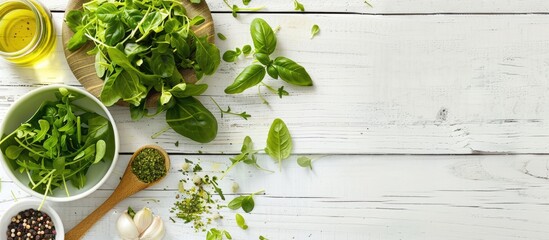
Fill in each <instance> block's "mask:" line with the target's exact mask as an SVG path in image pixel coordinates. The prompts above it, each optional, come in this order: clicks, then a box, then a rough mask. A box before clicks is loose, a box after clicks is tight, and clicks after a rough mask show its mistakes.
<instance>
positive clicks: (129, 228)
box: [116, 212, 139, 240]
mask: <svg viewBox="0 0 549 240" xmlns="http://www.w3.org/2000/svg"><path fill="white" fill-rule="evenodd" d="M116 229H117V230H118V234H119V235H120V237H122V239H123V240H138V239H139V232H138V231H137V227H136V226H135V223H134V222H133V219H132V217H130V215H129V214H128V212H124V213H122V215H120V217H119V218H118V221H117V222H116Z"/></svg>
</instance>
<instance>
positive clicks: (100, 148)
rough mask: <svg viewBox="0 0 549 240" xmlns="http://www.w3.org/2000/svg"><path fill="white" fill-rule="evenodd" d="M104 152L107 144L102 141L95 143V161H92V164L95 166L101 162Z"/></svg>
mask: <svg viewBox="0 0 549 240" xmlns="http://www.w3.org/2000/svg"><path fill="white" fill-rule="evenodd" d="M106 152H107V143H106V142H105V141H104V140H103V139H101V140H99V141H97V143H95V160H94V161H93V164H96V163H98V162H99V161H101V160H103V157H105V153H106Z"/></svg>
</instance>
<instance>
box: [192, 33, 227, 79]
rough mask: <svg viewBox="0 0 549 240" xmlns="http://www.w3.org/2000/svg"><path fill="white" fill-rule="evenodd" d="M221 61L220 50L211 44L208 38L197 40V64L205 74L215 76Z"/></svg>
mask: <svg viewBox="0 0 549 240" xmlns="http://www.w3.org/2000/svg"><path fill="white" fill-rule="evenodd" d="M220 61H221V56H220V53H219V49H218V48H217V47H216V46H215V45H213V44H211V43H209V42H208V41H207V40H206V37H203V38H196V62H197V63H198V65H199V66H200V69H201V70H202V72H204V74H206V75H211V74H213V73H214V72H215V70H216V69H217V66H219V63H220Z"/></svg>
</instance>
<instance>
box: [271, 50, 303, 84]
mask: <svg viewBox="0 0 549 240" xmlns="http://www.w3.org/2000/svg"><path fill="white" fill-rule="evenodd" d="M273 66H274V67H275V68H276V70H277V72H278V76H279V77H280V78H281V79H282V80H284V81H286V82H287V83H290V84H294V85H298V86H312V85H313V80H312V79H311V76H309V73H307V70H305V68H303V67H302V66H301V65H299V64H297V63H296V62H294V61H292V60H291V59H289V58H286V57H277V58H276V59H275V60H274V62H273Z"/></svg>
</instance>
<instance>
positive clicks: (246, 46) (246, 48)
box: [242, 44, 252, 55]
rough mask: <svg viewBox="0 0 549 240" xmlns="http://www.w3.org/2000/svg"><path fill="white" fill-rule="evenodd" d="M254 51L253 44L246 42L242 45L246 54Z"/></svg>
mask: <svg viewBox="0 0 549 240" xmlns="http://www.w3.org/2000/svg"><path fill="white" fill-rule="evenodd" d="M251 52H252V46H250V45H248V44H246V45H244V46H243V47H242V53H244V55H248V54H250V53H251Z"/></svg>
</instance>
